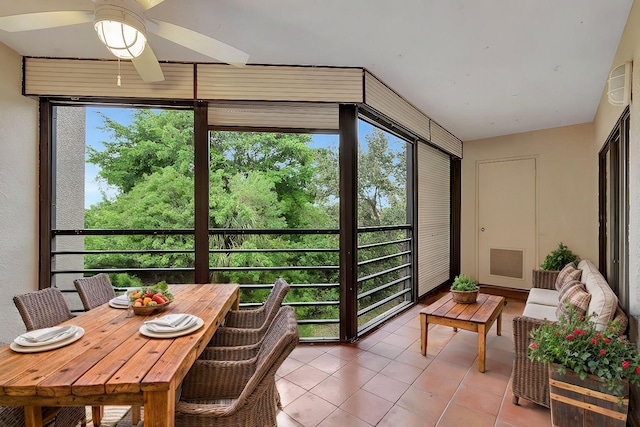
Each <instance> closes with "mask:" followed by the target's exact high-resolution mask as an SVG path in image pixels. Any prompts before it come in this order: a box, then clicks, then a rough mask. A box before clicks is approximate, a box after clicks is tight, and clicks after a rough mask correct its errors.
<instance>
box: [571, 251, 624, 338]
mask: <svg viewBox="0 0 640 427" xmlns="http://www.w3.org/2000/svg"><path fill="white" fill-rule="evenodd" d="M578 268H579V269H581V270H582V278H581V281H582V283H584V286H585V288H586V289H587V292H589V293H590V294H591V301H590V302H589V307H588V309H587V313H588V314H589V315H591V320H592V321H593V322H594V323H595V324H596V328H597V329H598V330H600V331H601V330H603V329H604V328H605V327H606V326H607V323H609V322H610V321H611V320H612V319H613V316H614V314H615V312H616V309H617V307H618V297H617V296H616V294H615V293H613V290H612V289H611V288H610V287H609V284H608V283H607V281H606V280H605V278H604V277H602V274H600V272H599V271H598V269H597V268H596V266H595V265H594V264H593V263H592V262H591V261H589V260H582V261H580V264H578Z"/></svg>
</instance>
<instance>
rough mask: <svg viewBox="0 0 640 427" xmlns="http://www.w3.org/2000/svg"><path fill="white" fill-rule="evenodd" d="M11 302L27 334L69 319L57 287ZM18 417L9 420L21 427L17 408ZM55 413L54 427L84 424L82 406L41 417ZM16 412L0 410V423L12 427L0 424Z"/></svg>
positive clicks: (15, 298) (71, 407) (47, 411)
mask: <svg viewBox="0 0 640 427" xmlns="http://www.w3.org/2000/svg"><path fill="white" fill-rule="evenodd" d="M13 303H14V304H15V305H16V308H17V309H18V312H19V313H20V317H22V321H23V322H24V325H25V326H26V328H27V331H33V330H35V329H41V328H49V327H51V326H55V325H57V324H59V323H61V322H64V321H66V320H69V319H71V318H72V317H73V315H72V314H71V310H69V306H68V305H67V302H66V301H65V299H64V297H63V296H62V292H60V290H59V289H57V288H45V289H41V290H39V291H35V292H29V293H26V294H21V295H16V296H14V297H13ZM18 409H19V412H21V413H22V415H21V417H20V416H19V417H18V418H17V421H16V418H13V422H14V423H15V422H17V423H22V424H15V425H16V426H24V409H23V408H22V407H18ZM52 411H53V413H55V416H54V417H53V419H54V420H55V424H54V425H55V427H76V426H77V425H78V423H80V425H82V426H86V425H87V416H86V411H85V408H84V406H64V407H62V408H60V410H58V409H57V408H43V418H44V419H47V414H48V413H50V412H52ZM15 413H16V411H15V409H14V407H3V408H2V411H0V421H3V423H2V424H0V425H2V426H3V427H4V426H5V425H9V426H12V425H14V424H10V421H7V423H6V424H5V423H4V420H5V418H3V417H5V416H6V417H7V418H8V419H11V418H12V417H13V415H14V414H15Z"/></svg>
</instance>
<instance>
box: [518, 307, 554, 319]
mask: <svg viewBox="0 0 640 427" xmlns="http://www.w3.org/2000/svg"><path fill="white" fill-rule="evenodd" d="M556 307H557V304H556V305H554V306H550V305H541V304H530V303H527V304H526V305H525V306H524V311H523V312H522V315H523V316H527V317H533V318H534V319H547V320H551V321H553V322H555V321H556V320H558V317H557V316H556Z"/></svg>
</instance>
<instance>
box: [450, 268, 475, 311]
mask: <svg viewBox="0 0 640 427" xmlns="http://www.w3.org/2000/svg"><path fill="white" fill-rule="evenodd" d="M478 290H479V289H478V286H477V285H476V281H475V280H473V279H472V278H471V277H469V276H467V275H466V274H460V275H458V276H456V277H455V279H453V284H452V285H451V296H452V297H453V300H454V301H455V302H457V303H462V304H471V303H474V302H476V299H477V298H478Z"/></svg>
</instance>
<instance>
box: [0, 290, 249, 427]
mask: <svg viewBox="0 0 640 427" xmlns="http://www.w3.org/2000/svg"><path fill="white" fill-rule="evenodd" d="M170 291H171V292H172V293H173V294H174V300H173V302H172V303H171V304H170V305H169V306H168V307H167V308H166V310H165V311H163V312H161V313H157V314H155V315H152V316H128V315H127V310H120V309H116V308H112V307H110V306H109V305H108V304H103V305H102V306H100V307H97V308H95V309H93V310H90V311H87V312H85V313H82V314H80V315H78V316H76V317H74V318H73V319H71V320H68V321H66V322H64V323H61V325H66V324H68V325H76V326H80V327H82V328H83V329H84V331H85V332H84V335H83V336H82V337H81V338H80V339H79V340H78V341H76V342H73V343H71V344H69V345H67V346H64V347H61V348H58V349H55V350H49V351H44V352H39V353H18V352H15V351H13V350H11V349H10V348H9V346H2V347H0V367H1V368H0V406H24V408H25V420H26V425H27V427H41V426H42V410H41V408H42V407H43V406H102V405H134V406H136V405H144V425H145V426H146V427H172V426H173V425H174V415H175V403H176V402H175V400H176V389H177V388H178V387H179V385H180V383H181V381H182V379H183V378H184V377H185V375H186V374H187V372H188V371H189V369H190V367H191V366H192V365H193V363H194V361H195V360H196V359H197V358H198V356H199V355H200V354H201V353H202V351H203V350H204V348H205V347H206V346H207V344H208V343H209V341H210V340H211V337H213V334H214V333H215V331H216V329H217V328H218V326H219V325H220V323H221V322H222V321H223V320H224V317H225V315H226V314H227V312H228V311H229V310H230V309H237V307H238V304H239V287H238V285H230V284H199V285H172V286H171V287H170ZM169 313H188V314H192V315H195V316H198V317H200V318H201V319H202V320H203V321H204V325H203V327H201V328H200V329H198V330H196V331H194V332H192V333H190V334H188V335H184V336H180V337H175V338H150V337H147V336H145V335H143V334H142V333H140V332H139V328H140V327H141V326H142V325H143V322H144V321H145V320H149V319H150V318H153V317H160V316H163V315H166V314H169Z"/></svg>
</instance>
